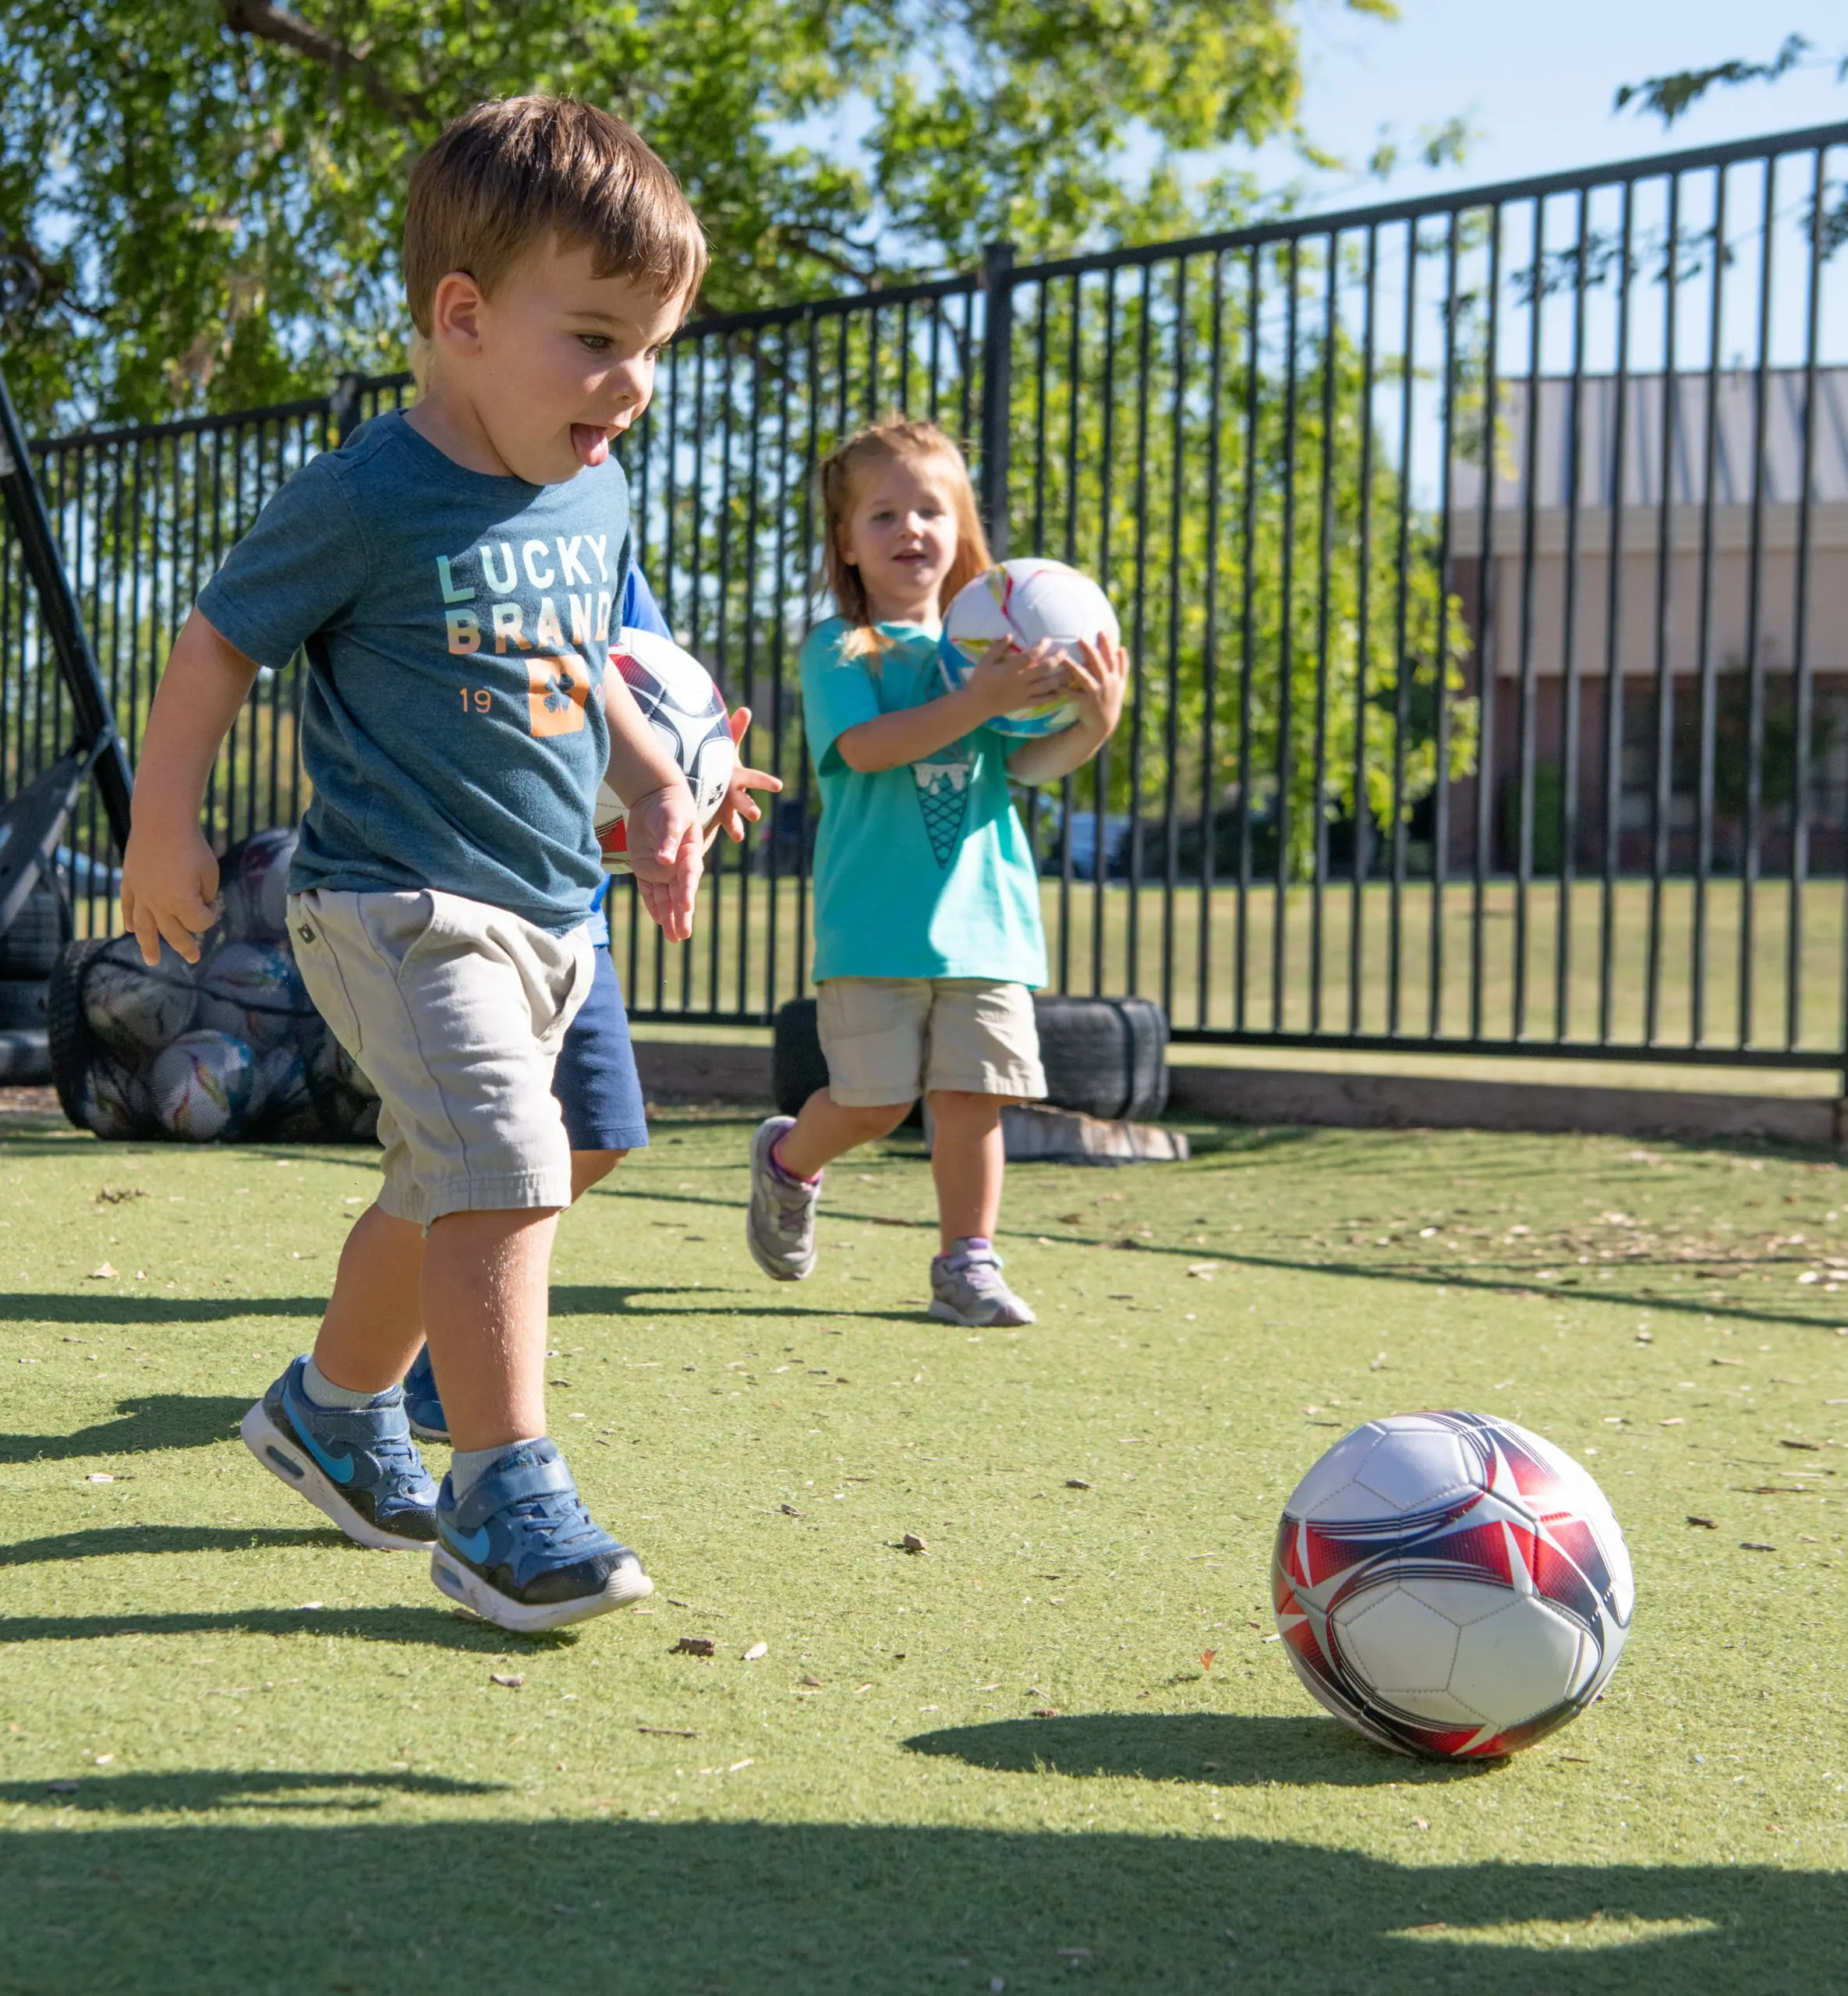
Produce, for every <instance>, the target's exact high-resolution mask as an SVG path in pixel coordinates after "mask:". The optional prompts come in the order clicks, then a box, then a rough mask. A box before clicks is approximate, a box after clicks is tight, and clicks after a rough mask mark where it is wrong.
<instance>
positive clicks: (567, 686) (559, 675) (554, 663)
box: [526, 652, 590, 737]
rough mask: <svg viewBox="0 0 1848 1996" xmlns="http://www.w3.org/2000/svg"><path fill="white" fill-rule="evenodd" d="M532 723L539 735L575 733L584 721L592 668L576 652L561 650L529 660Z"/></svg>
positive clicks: (529, 712) (533, 729)
mask: <svg viewBox="0 0 1848 1996" xmlns="http://www.w3.org/2000/svg"><path fill="white" fill-rule="evenodd" d="M526 671H527V675H528V681H529V689H528V692H527V695H526V710H527V717H528V721H529V725H530V727H531V728H532V731H533V734H534V735H535V736H536V737H537V736H540V735H546V734H576V733H577V732H578V731H579V729H580V728H582V727H583V725H584V702H585V701H586V700H587V699H589V697H590V672H589V667H587V666H586V664H584V661H583V660H582V659H581V658H579V657H578V656H576V655H575V653H570V652H561V653H555V654H554V655H552V656H548V657H543V658H533V659H529V660H527V661H526Z"/></svg>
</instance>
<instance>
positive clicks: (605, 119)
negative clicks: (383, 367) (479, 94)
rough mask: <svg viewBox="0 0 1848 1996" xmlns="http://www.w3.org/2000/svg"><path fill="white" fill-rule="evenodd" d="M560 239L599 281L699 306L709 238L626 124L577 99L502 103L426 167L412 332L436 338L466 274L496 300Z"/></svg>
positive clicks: (445, 142) (470, 119)
mask: <svg viewBox="0 0 1848 1996" xmlns="http://www.w3.org/2000/svg"><path fill="white" fill-rule="evenodd" d="M546 235H552V236H553V237H554V238H555V239H556V240H557V242H558V246H559V247H560V249H561V250H578V249H582V248H583V247H584V246H586V245H588V246H589V247H590V248H591V250H593V253H594V254H595V258H596V261H595V264H594V266H593V267H594V268H595V270H596V272H597V275H598V276H599V277H617V276H621V277H626V278H632V279H633V280H634V281H635V282H636V283H638V284H639V285H643V286H644V287H645V288H646V289H648V290H650V291H652V292H656V293H657V294H658V295H659V296H660V297H662V298H674V297H679V296H685V298H686V299H687V300H688V302H689V303H691V302H692V297H693V294H694V292H696V290H697V289H698V288H699V280H700V279H701V278H703V276H704V275H705V274H706V238H705V236H704V235H703V233H702V232H701V230H700V228H699V220H698V218H696V216H695V214H694V213H693V211H692V207H690V206H689V204H688V201H687V197H686V196H685V194H684V193H681V188H680V182H678V180H676V179H674V175H672V174H671V172H668V170H667V167H666V166H665V165H664V164H663V163H662V161H660V158H659V157H657V155H656V154H654V153H653V152H652V151H651V150H650V149H649V147H648V146H647V145H646V143H644V141H643V139H642V137H641V135H640V134H639V133H637V132H636V131H635V129H634V128H633V127H632V126H628V125H625V123H624V122H623V121H622V120H621V119H620V118H617V117H614V116H612V115H611V113H610V112H608V111H600V110H598V109H597V107H596V106H595V105H594V104H580V103H579V102H578V101H577V100H576V99H575V98H573V97H503V98H501V99H498V100H497V101H495V102H494V103H491V104H476V107H475V108H474V109H473V111H465V112H464V113H463V114H462V116H461V117H460V118H458V119H456V121H455V123H454V124H453V125H451V126H449V128H448V129H447V130H446V131H445V132H444V133H443V136H441V138H440V139H438V140H437V142H436V143H435V144H434V146H432V147H430V150H429V151H428V152H427V153H426V154H424V155H423V157H422V158H421V159H420V160H419V161H418V162H417V165H416V169H415V171H413V172H412V175H411V186H410V198H409V205H408V207H407V208H406V210H405V222H404V285H405V293H406V296H407V297H408V299H409V304H410V308H411V320H412V324H414V325H415V326H416V328H417V330H418V331H419V332H420V333H424V334H427V333H428V332H429V331H430V313H431V308H432V306H433V305H434V302H435V298H436V289H437V285H438V284H439V283H440V282H441V280H442V279H443V278H444V277H445V276H447V275H448V273H449V272H450V271H467V272H468V274H469V276H470V277H472V278H473V279H474V280H475V281H476V283H477V284H478V285H480V287H481V288H482V290H483V292H484V293H486V294H487V295H488V296H490V297H491V296H493V294H494V290H495V288H496V287H497V285H499V284H500V283H501V281H502V279H503V278H505V276H506V275H507V273H508V271H510V270H511V269H512V267H513V266H514V264H516V263H517V262H518V261H519V259H520V257H522V256H523V255H524V254H525V253H526V251H527V250H529V249H531V248H532V247H533V244H534V243H535V242H537V241H539V240H540V239H543V237H545V236H546Z"/></svg>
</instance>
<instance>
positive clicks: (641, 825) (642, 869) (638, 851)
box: [628, 778, 703, 943]
mask: <svg viewBox="0 0 1848 1996" xmlns="http://www.w3.org/2000/svg"><path fill="white" fill-rule="evenodd" d="M628 863H629V867H630V869H631V870H632V872H633V873H634V874H635V886H636V887H637V889H638V890H639V892H640V894H641V896H642V905H643V907H644V908H646V909H647V911H648V912H649V915H650V917H651V918H653V921H654V922H656V923H657V924H658V925H659V926H660V931H661V933H662V934H663V935H664V936H666V937H667V940H668V941H669V942H670V943H684V942H685V941H686V940H687V939H688V938H689V936H691V935H692V933H693V902H694V899H695V897H696V896H697V895H698V894H699V875H700V872H701V870H702V868H703V860H702V858H701V855H700V840H699V819H698V818H697V817H696V816H695V815H694V812H693V794H692V791H690V790H689V789H688V788H687V787H686V783H685V779H684V778H677V779H676V780H674V782H672V783H671V784H663V785H662V786H661V787H660V789H659V790H651V791H649V792H648V794H647V795H646V796H644V797H639V798H636V799H635V802H633V803H632V804H631V805H630V806H629V807H628Z"/></svg>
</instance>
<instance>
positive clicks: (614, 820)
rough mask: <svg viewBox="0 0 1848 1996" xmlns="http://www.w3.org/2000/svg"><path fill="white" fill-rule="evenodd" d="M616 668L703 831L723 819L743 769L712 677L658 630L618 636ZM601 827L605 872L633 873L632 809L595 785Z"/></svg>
mask: <svg viewBox="0 0 1848 1996" xmlns="http://www.w3.org/2000/svg"><path fill="white" fill-rule="evenodd" d="M610 663H611V664H612V665H613V666H614V667H615V668H616V670H617V671H618V672H619V673H620V674H621V675H622V682H623V684H624V685H625V686H627V687H628V690H629V692H631V693H632V694H633V695H635V705H636V706H638V707H639V708H640V709H641V710H642V717H643V719H644V720H646V722H647V723H648V724H649V726H650V727H653V728H654V729H655V730H656V731H657V732H658V733H659V734H660V737H661V738H662V740H663V741H664V742H665V744H666V745H667V752H668V754H669V755H671V756H672V757H673V758H674V761H675V762H676V763H678V765H679V766H680V770H681V773H682V774H683V775H684V776H685V778H686V780H687V785H688V787H689V789H690V790H691V791H692V793H693V808H694V809H695V810H696V812H698V814H699V829H700V830H702V831H704V830H706V828H707V826H710V824H711V823H712V821H713V819H714V818H716V817H717V816H718V812H719V806H720V805H721V804H723V803H724V801H725V792H726V791H727V790H728V789H729V788H730V787H731V773H732V771H733V770H735V769H736V768H737V766H738V752H737V751H736V749H735V748H733V746H732V744H731V730H730V728H729V727H728V726H727V725H726V718H725V702H724V700H723V699H720V696H719V689H718V688H717V687H716V686H715V685H713V681H712V674H710V673H709V672H708V671H706V667H704V666H703V665H702V664H700V663H699V660H697V659H696V658H695V657H694V656H693V655H692V653H691V652H688V651H683V650H682V649H681V647H680V646H678V645H677V644H675V643H674V640H673V639H671V638H664V637H662V636H661V635H660V634H659V633H658V632H653V631H632V630H628V629H625V630H622V631H620V632H618V633H617V637H616V642H615V643H614V645H613V646H611V648H610ZM595 823H596V826H597V844H598V845H599V846H600V848H602V850H603V856H604V872H606V873H628V872H632V871H633V869H632V868H631V866H630V865H629V863H628V806H627V805H625V804H624V802H623V801H622V799H621V798H620V797H618V795H616V793H615V792H614V791H613V790H611V788H610V787H609V785H608V784H604V783H600V784H598V785H597V807H596V812H595Z"/></svg>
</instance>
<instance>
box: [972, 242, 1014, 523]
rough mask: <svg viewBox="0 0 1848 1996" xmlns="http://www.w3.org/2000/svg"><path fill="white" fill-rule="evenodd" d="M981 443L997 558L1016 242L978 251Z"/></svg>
mask: <svg viewBox="0 0 1848 1996" xmlns="http://www.w3.org/2000/svg"><path fill="white" fill-rule="evenodd" d="M982 296H983V297H984V298H985V299H986V300H987V310H986V314H985V316H984V317H983V320H982V442H981V454H982V455H981V462H980V463H979V466H978V467H977V469H978V474H979V497H980V498H981V501H982V525H983V526H984V527H986V529H987V530H988V544H989V547H990V548H991V549H992V550H993V553H994V557H995V559H996V560H997V561H1005V560H1006V558H1007V446H1008V442H1009V434H1008V419H1009V415H1010V412H1011V407H1012V403H1013V389H1014V245H1013V244H1012V243H1011V242H991V243H989V246H988V247H987V248H986V250H983V251H982Z"/></svg>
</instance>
